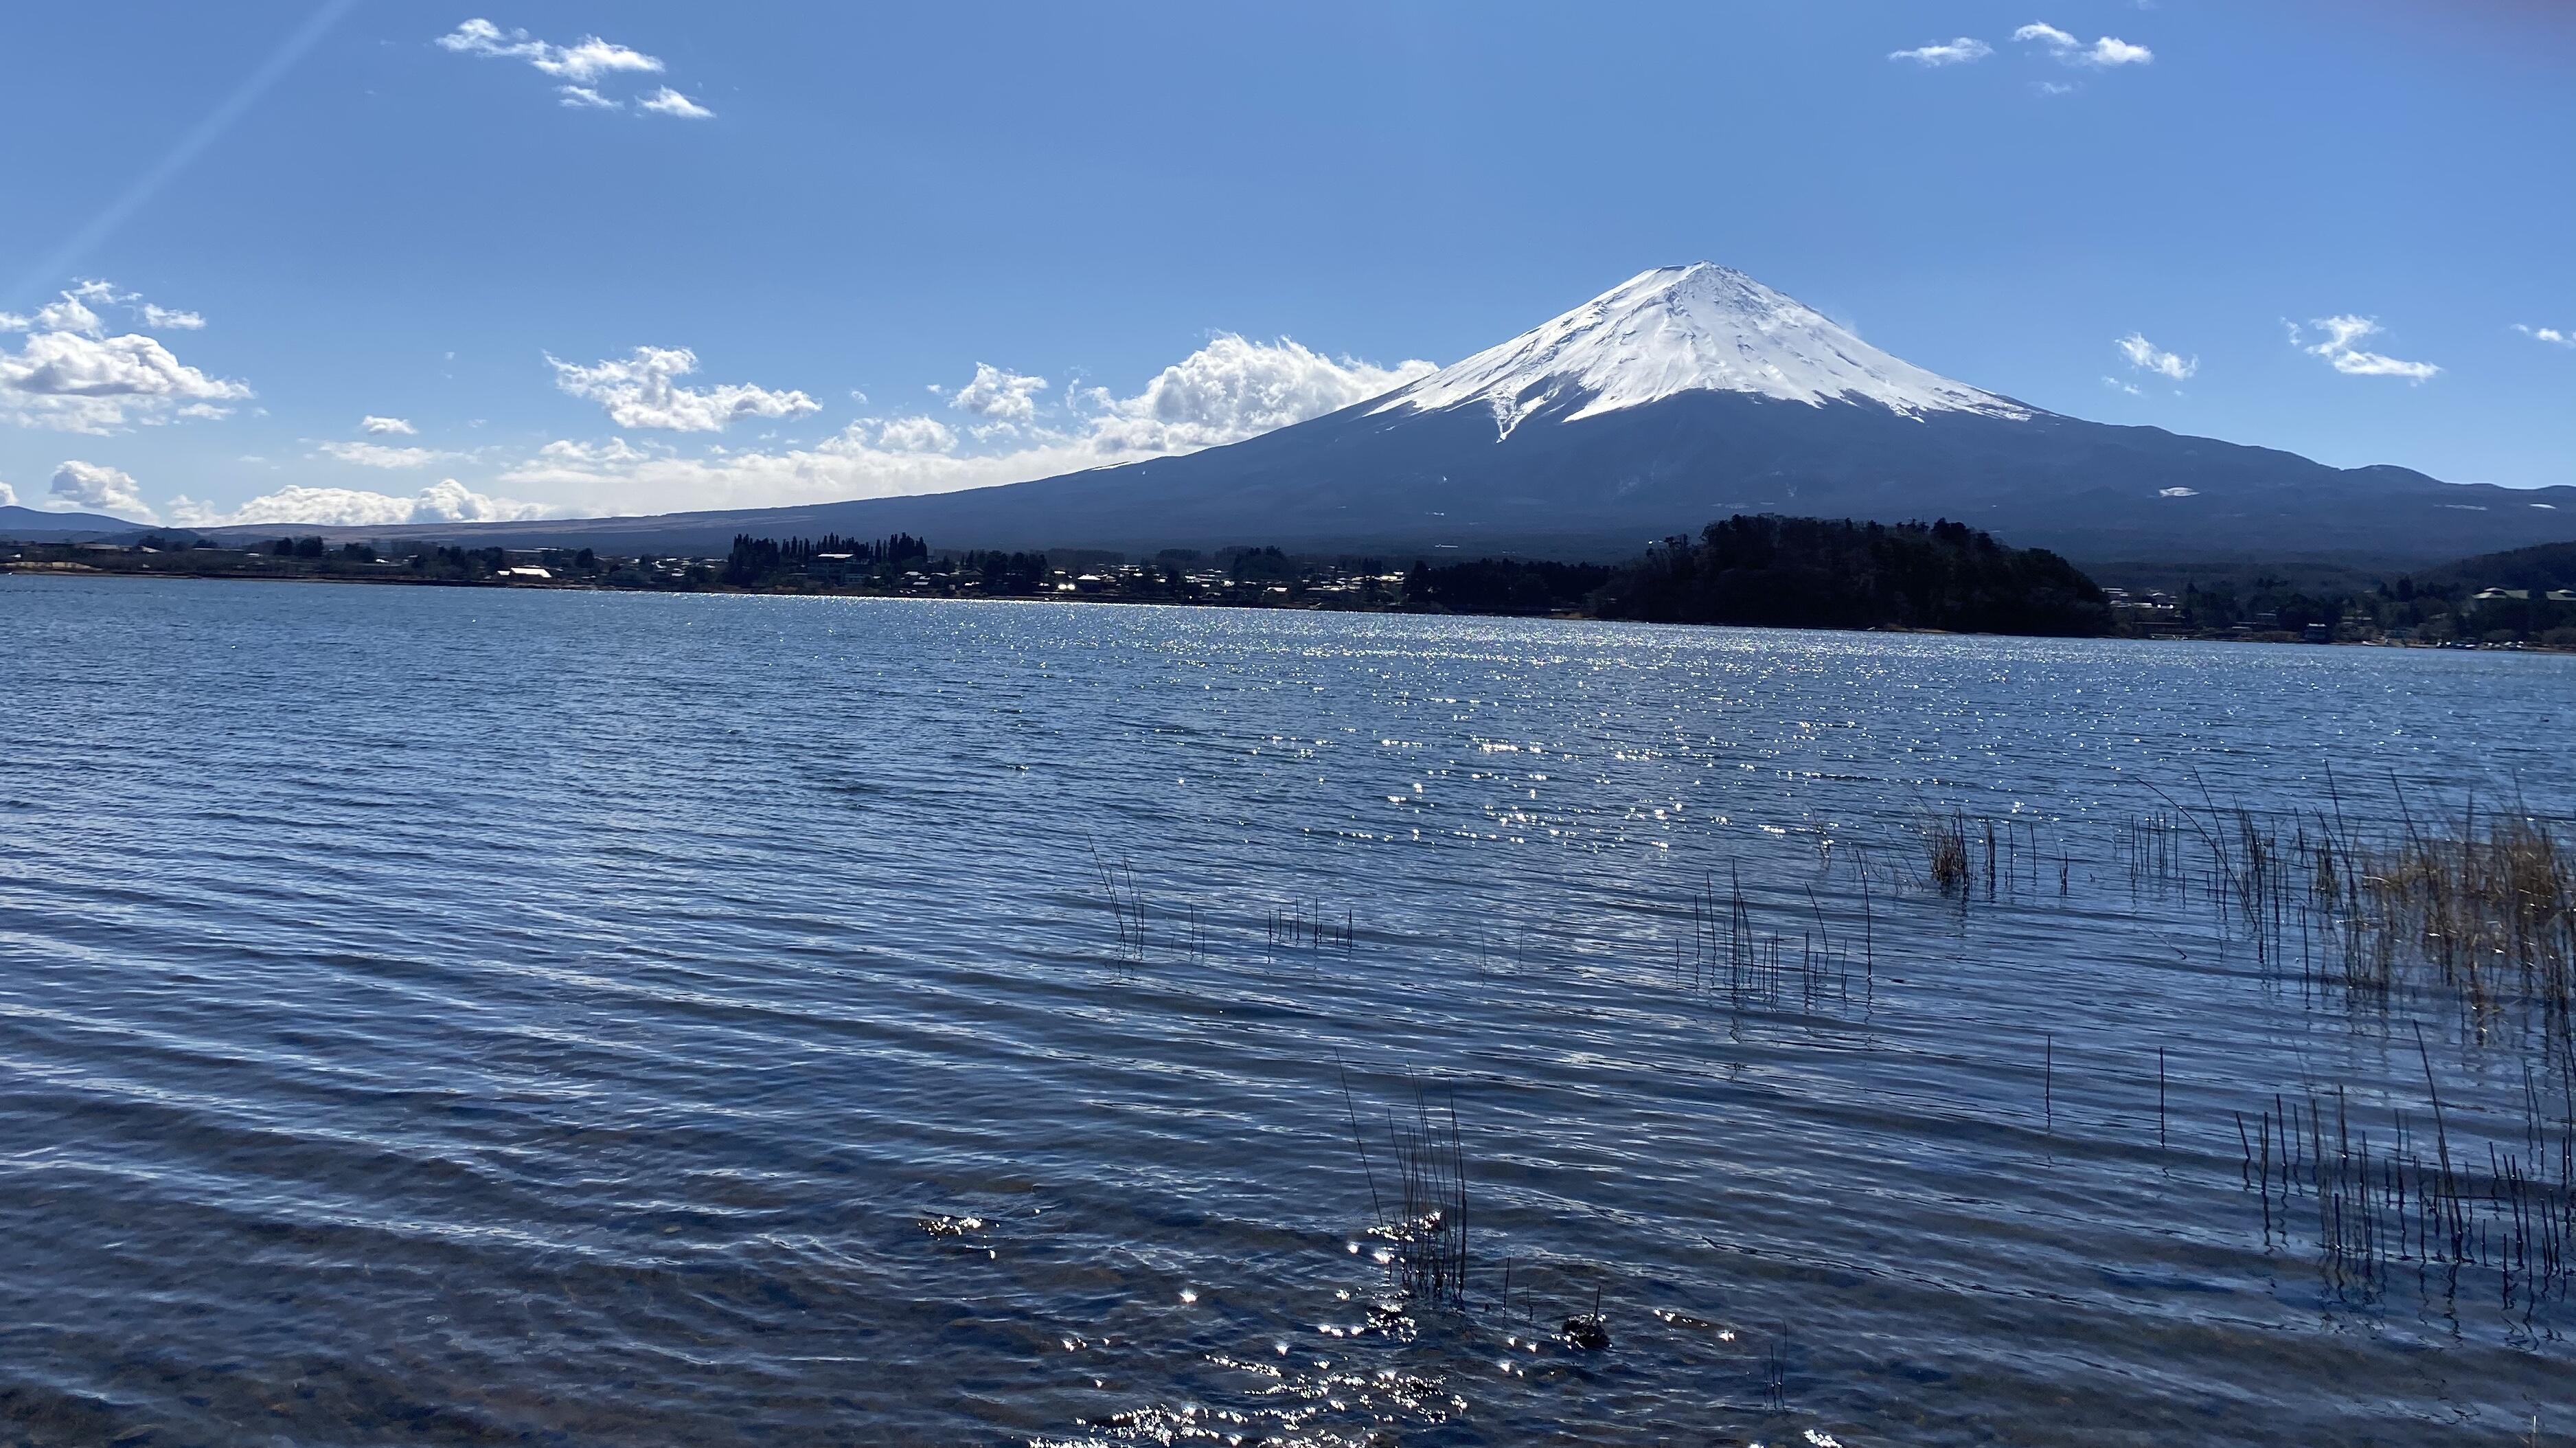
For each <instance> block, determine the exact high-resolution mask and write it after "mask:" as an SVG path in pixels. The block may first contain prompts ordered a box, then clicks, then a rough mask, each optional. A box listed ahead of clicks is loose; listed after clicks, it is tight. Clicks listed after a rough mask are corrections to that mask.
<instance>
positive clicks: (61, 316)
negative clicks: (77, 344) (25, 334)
mask: <svg viewBox="0 0 2576 1448" xmlns="http://www.w3.org/2000/svg"><path fill="white" fill-rule="evenodd" d="M22 330H26V331H32V332H78V333H80V334H81V335H82V336H85V337H97V336H101V335H104V334H105V332H106V331H107V324H106V323H104V322H101V321H100V320H99V319H98V313H96V312H93V311H91V310H90V309H89V308H88V307H87V306H84V305H83V304H82V302H81V299H80V298H79V297H77V296H74V295H73V294H72V293H70V292H65V293H63V295H62V300H60V301H57V302H48V303H46V304H45V305H44V306H41V307H38V308H37V309H36V321H35V325H34V326H32V327H28V328H24V329H22Z"/></svg>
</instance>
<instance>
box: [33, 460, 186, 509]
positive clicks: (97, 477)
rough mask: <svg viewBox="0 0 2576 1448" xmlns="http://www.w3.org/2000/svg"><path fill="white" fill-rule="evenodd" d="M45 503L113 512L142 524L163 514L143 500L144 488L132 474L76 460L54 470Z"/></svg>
mask: <svg viewBox="0 0 2576 1448" xmlns="http://www.w3.org/2000/svg"><path fill="white" fill-rule="evenodd" d="M46 492H47V493H48V494H49V495H50V496H49V497H48V499H47V503H46V506H48V507H52V508H59V509H64V510H66V511H72V512H82V513H110V514H114V515H115V516H117V517H120V518H132V519H134V520H135V521H136V522H140V523H157V522H159V521H161V519H160V515H159V514H157V513H154V512H153V511H152V506H151V505H150V504H148V503H146V502H144V501H143V490H142V489H140V488H138V487H136V486H135V483H134V478H133V476H132V475H131V474H128V473H122V472H119V471H117V470H116V469H115V468H111V467H105V466H102V465H100V464H98V463H85V462H81V461H78V460H77V459H74V460H70V461H66V462H65V463H64V464H63V465H62V466H61V467H58V468H56V469H54V480H53V485H52V486H51V487H50V488H48V489H46Z"/></svg>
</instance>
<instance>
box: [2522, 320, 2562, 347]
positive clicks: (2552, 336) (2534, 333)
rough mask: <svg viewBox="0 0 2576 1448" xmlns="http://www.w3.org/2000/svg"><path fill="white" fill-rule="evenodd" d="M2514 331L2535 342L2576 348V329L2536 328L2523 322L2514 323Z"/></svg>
mask: <svg viewBox="0 0 2576 1448" xmlns="http://www.w3.org/2000/svg"><path fill="white" fill-rule="evenodd" d="M2513 329H2514V330H2515V331H2517V332H2520V333H2521V334H2522V335H2524V336H2526V337H2529V338H2531V339H2532V340H2533V341H2535V342H2547V343H2549V344H2551V345H2552V346H2557V347H2576V329H2567V328H2560V327H2534V326H2530V325H2527V324H2525V323H2522V322H2516V323H2514V324H2513Z"/></svg>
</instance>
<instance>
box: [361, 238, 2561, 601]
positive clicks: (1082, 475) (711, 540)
mask: <svg viewBox="0 0 2576 1448" xmlns="http://www.w3.org/2000/svg"><path fill="white" fill-rule="evenodd" d="M1731 513H1783V514H1794V515H1805V516H1814V517H1824V518H1843V517H1849V518H1859V519H1877V520H1881V521H1886V522H1899V521H1905V520H1909V519H1923V520H1929V519H1931V518H1933V517H1936V516H1941V517H1948V518H1951V519H1954V520H1958V521H1962V522H1966V523H1970V524H1973V525H1975V526H1977V527H1980V528H1984V529H1987V530H1990V531H1992V532H1994V533H1996V534H1997V535H1999V536H2001V537H2002V538H2004V539H2005V540H2006V541H2008V542H2011V543H2015V544H2023V545H2040V546H2046V547H2050V548H2054V549H2056V550H2058V551H2059V552H2062V553H2065V554H2068V555H2070V556H2072V557H2075V558H2078V559H2080V560H2096V561H2105V560H2114V559H2154V560H2158V561H2165V562H2184V561H2194V560H2201V559H2208V560H2213V561H2214V560H2223V559H2228V558H2249V559H2250V558H2284V557H2291V556H2303V557H2311V558H2317V557H2341V558H2346V559H2353V560H2362V559H2368V560H2373V561H2379V562H2391V563H2405V562H2416V561H2431V560H2435V559H2439V558H2446V557H2456V556H2460V555H2463V554H2469V553H2476V552H2483V551H2489V550H2495V549H2502V548H2513V547H2521V546H2525V545H2529V544H2533V543H2541V542H2550V541H2557V540H2561V539H2568V538H2576V488H2570V487H2555V488H2547V489H2538V490H2517V489H2507V488H2500V487H2496V486H2493V485H2488V484H2451V483H2444V482H2440V481H2437V480H2435V479H2433V478H2430V477H2427V476H2425V475H2424V474H2422V473H2418V472H2414V471H2411V470H2408V469H2405V468H2398V467H2363V468H2351V469H2338V468H2332V467H2328V466H2326V465H2324V464H2321V463H2317V462H2312V461H2310V460H2309V459H2306V458H2303V457H2300V456H2297V455H2296V454H2293V453H2287V452H2280V451H2276V450H2273V449H2269V448H2259V447H2245V446H2240V445H2237V444H2233V443H2227V442H2220V441H2215V440H2212V439H2209V438H2198V437H2188V436H2183V435H2179V434H2175V433H2171V432H2167V431H2165V430H2163V429H2161V428H2154V427H2122V426H2112V425H2108V424H2103V423H2096V422H2088V421H2085V420H2083V419H2080V418H2074V417H2068V416H2064V415H2062V414H2058V413H2054V412H2049V411H2047V410H2045V409H2042V408H2038V407H2034V406H2031V405H2030V404H2028V403H2024V402H2020V401H2016V400H2015V399H2013V398H2010V397H2005V396H2003V395H2001V394H1998V393H1993V392H1988V391H1986V390H1984V389H1982V388H1978V387H1973V386H1970V385H1969V384H1967V383H1964V382H1957V381H1953V380H1951V379H1949V378H1946V377H1942V376H1940V375H1938V374H1936V373H1933V372H1929V371H1926V370H1925V369H1923V368H1921V367H1917V366H1914V365H1913V364H1911V363H1908V362H1905V361H1903V360H1901V359H1899V358H1896V357H1893V356H1890V355H1889V354H1887V353H1886V352H1883V351H1881V350H1879V349H1878V348H1876V347H1873V346H1871V345H1869V344H1868V343H1866V342H1864V341H1862V340H1861V339H1860V338H1858V337H1856V336H1854V335H1853V334H1852V333H1851V332H1849V331H1847V330H1846V329H1844V328H1842V327H1839V326H1837V325H1835V324H1834V323H1833V322H1832V321H1831V320H1830V319H1828V318H1827V317H1825V316H1824V315H1823V314H1822V313H1819V312H1817V311H1816V310H1815V309H1814V308H1812V307H1808V306H1806V305H1804V304H1803V303H1800V302H1798V301H1796V300H1795V299H1793V298H1790V297H1788V296H1785V295H1783V294H1781V293H1779V292H1776V291H1774V290H1772V289H1771V288H1769V287H1766V286H1764V285H1762V284H1761V283H1760V282H1757V281H1755V280H1754V279H1753V278H1751V277H1748V276H1746V275H1744V274H1743V273H1742V272H1738V271H1734V270H1730V269H1728V268H1725V267H1720V266H1716V265H1713V264H1710V263H1706V262H1701V263H1696V264H1693V265H1689V266H1678V267H1666V268H1661V269H1658V270H1655V271H1649V272H1646V273H1644V274H1642V275H1639V276H1637V277H1634V278H1631V279H1630V280H1628V281H1626V282H1624V283H1622V284H1620V285H1619V286H1617V287H1615V288H1613V289H1611V290H1610V291H1608V292H1605V293H1603V294H1602V295H1601V296H1599V297H1596V298H1594V299H1593V300H1592V301H1589V302H1586V303H1585V304H1583V305H1582V306H1579V307H1577V308H1575V309H1574V310H1572V311H1570V312H1567V313H1565V314H1564V315H1562V316H1559V317H1557V318H1555V319H1553V320H1551V321H1549V322H1547V323H1545V324H1544V325H1541V326H1539V327H1537V328H1535V329H1533V330H1531V331H1529V332H1526V333H1524V334H1522V335H1521V336H1518V337H1515V338H1513V339H1512V340H1510V341H1508V342H1505V343H1503V344H1502V345H1501V346H1498V347H1494V348H1491V349H1489V350H1486V351H1483V352H1479V353H1477V354H1476V355H1474V356H1472V357H1469V358H1467V359H1466V360H1465V361H1462V362H1459V363H1457V364H1455V365H1453V366H1450V367H1446V368H1443V369H1441V370H1439V371H1437V372H1434V373H1431V374H1429V375H1427V376H1423V377H1420V378H1417V379H1415V380H1414V381H1412V382H1410V383H1407V384H1406V385H1404V386H1402V387H1399V388H1397V389H1396V390H1394V391H1392V392H1389V393H1386V394H1384V395H1382V396H1380V397H1376V398H1372V399H1370V400H1368V401H1364V402H1360V403H1357V404H1355V405H1353V406H1350V407H1346V408H1344V409H1342V410H1341V411H1338V412H1334V413H1330V414H1327V415H1325V416H1322V417H1317V418H1314V419H1311V420H1309V421H1306V422H1302V423H1298V424H1295V425H1293V426H1290V427H1285V428H1281V429H1279V430H1277V431H1275V432H1270V433H1265V434H1263V435H1261V436H1259V437H1255V438H1251V439H1248V440H1245V441H1242V442H1237V443H1232V444H1229V445H1226V446H1223V447H1215V448H1210V449H1208V450H1206V451H1203V452H1197V453H1192V454H1188V455H1186V456H1179V457H1168V458H1157V459H1153V460H1150V461H1146V462H1138V463H1129V464H1125V465H1121V466H1116V467H1105V468H1099V469H1094V470H1090V471H1086V472H1078V473H1069V474H1065V475H1062V476H1059V477H1052V478H1044V479H1040V480H1037V481H1034V482H1026V483H1014V484H1009V485H1006V486H1001V487H991V488H980V489H975V490H972V491H968V492H957V493H944V494H935V495H928V496H919V497H904V498H885V499H871V500H866V501H858V502H848V503H830V504H817V505H810V506H804V507H795V508H776V509H760V510H751V511H737V512H725V513H699V514H672V515H666V516H662V517H655V518H627V519H602V520H593V521H588V522H555V523H522V524H493V525H484V526H481V527H477V528H473V529H456V528H448V529H443V530H436V531H440V532H443V533H445V534H448V535H451V536H453V535H457V534H460V533H467V532H470V533H471V534H473V535H474V536H475V538H476V540H477V541H478V542H500V543H509V542H512V541H535V540H537V539H540V538H542V539H544V540H545V541H548V542H558V543H569V542H575V541H578V542H581V543H587V544H595V545H597V546H600V547H603V548H607V549H613V550H616V551H621V552H633V551H642V550H650V549H660V550H667V551H713V550H717V549H720V548H721V547H722V546H723V543H724V541H725V540H726V539H728V538H730V537H731V536H732V535H733V534H735V533H743V532H747V533H754V534H765V535H768V536H774V537H785V536H789V535H791V534H804V535H807V536H813V535H819V534H822V533H826V532H836V533H840V534H842V535H844V536H857V537H870V536H881V535H884V534H890V533H894V532H898V531H901V532H908V533H912V534H916V535H919V536H922V537H926V538H928V539H930V540H932V541H933V543H934V544H935V545H936V546H938V547H940V548H942V549H948V548H970V547H981V548H1076V547H1091V548H1104V549H1115V550H1120V551H1125V552H1131V553H1133V552H1147V551H1152V550H1154V549H1159V548H1165V547H1194V548H1208V547H1222V546H1225V545H1228V544H1251V545H1260V544H1274V543H1275V544H1280V545H1283V546H1288V547H1292V548H1295V549H1300V550H1304V551H1310V552H1352V553H1381V554H1394V555H1402V554H1408V553H1415V552H1424V553H1427V552H1429V551H1431V550H1435V549H1457V550H1461V551H1463V552H1466V553H1469V554H1473V553H1480V552H1482V553H1505V552H1509V553H1523V554H1534V555H1542V556H1556V557H1583V556H1592V557H1603V558H1614V557H1625V556H1628V555H1630V554H1633V553H1635V552H1636V551H1637V550H1638V549H1639V548H1640V547H1641V546H1642V545H1643V544H1644V543H1646V542H1647V541H1648V540H1650V539H1653V538H1658V537H1663V536H1667V535H1670V534H1673V533H1677V532H1685V531H1695V530H1696V529H1698V528H1699V527H1700V526H1701V525H1702V524H1704V523H1706V522H1709V521H1710V520H1712V519H1716V518H1722V517H1725V516H1727V515H1728V514H1731ZM403 531H414V532H426V531H432V530H426V529H416V530H403Z"/></svg>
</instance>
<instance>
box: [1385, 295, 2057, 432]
mask: <svg viewBox="0 0 2576 1448" xmlns="http://www.w3.org/2000/svg"><path fill="white" fill-rule="evenodd" d="M1693 391H1709V392H1747V393H1753V394H1756V395H1758V396H1763V397H1773V398H1778V399H1780V400H1782V401H1786V402H1803V403H1806V404H1808V405H1809V406H1812V407H1822V406H1824V405H1825V404H1826V403H1829V402H1845V403H1856V402H1872V403H1876V404H1878V405H1879V406H1881V407H1885V408H1887V409H1889V410H1890V411H1893V412H1897V413H1900V414H1903V415H1905V416H1908V417H1920V416H1922V415H1923V414H1925V413H1930V412H1975V413H1983V414H1985V415H1986V416H1989V417H2005V418H2015V419H2019V418H2027V417H2029V416H2030V415H2031V413H2032V409H2031V408H2029V407H2027V406H2024V405H2023V404H2021V403H2018V402H2015V401H2013V400H2012V399H2011V398H2008V397H2002V396H1998V395H1996V394H1995V393H1991V392H1986V391H1983V390H1981V389H1979V388H1975V387H1970V386H1968V385H1967V384H1966V383H1964V382H1953V381H1951V380H1950V379H1949V378H1946V377H1943V376H1940V375H1939V374H1937V373H1932V372H1926V371H1925V370H1923V369H1922V368H1920V367H1917V366H1915V365H1913V364H1912V363H1910V362H1905V361H1901V360H1899V359H1898V358H1895V357H1891V356H1889V355H1888V354H1887V353H1885V352H1882V351H1880V350H1879V349H1877V348H1876V347H1873V346H1871V345H1869V344H1868V343H1867V342H1864V341H1862V340H1861V339H1860V338H1858V337H1855V336H1853V335H1852V334H1851V333H1850V332H1848V331H1845V330H1844V329H1843V328H1841V327H1838V326H1835V325H1834V324H1833V323H1832V322H1831V321H1830V320H1828V319H1827V318H1826V317H1825V316H1824V314H1823V313H1821V312H1818V311H1817V310H1816V309H1815V308H1813V307H1810V306H1807V305H1806V304H1805V303H1803V302H1800V301H1798V300H1797V299H1795V298H1793V297H1788V296H1784V295H1782V294H1781V293H1779V292H1775V291H1773V290H1771V289H1770V288H1769V287H1766V286H1764V285H1762V284H1761V283H1760V282H1757V281H1755V280H1754V279H1753V278H1751V277H1749V276H1746V275H1745V274H1744V273H1742V272H1740V271H1736V270H1734V269H1733V268H1731V267H1722V266H1718V265H1716V264H1715V263H1713V262H1705V261H1703V262H1693V263H1691V264H1690V265H1688V266H1670V267H1658V268H1656V269H1655V270H1653V271H1650V272H1643V273H1640V274H1639V275H1637V276H1635V277H1632V278H1630V279H1629V280H1627V281H1625V282H1622V283H1620V284H1619V285H1618V286H1615V287H1613V288H1611V289H1610V290H1609V291H1606V292H1604V293H1602V294H1601V295H1600V296H1598V297H1595V298H1593V299H1592V300H1591V301H1589V302H1586V303H1584V304H1583V305H1582V306H1579V307H1577V308H1575V309H1574V310H1573V311H1570V312H1567V313H1566V314H1565V315H1563V316H1561V317H1558V318H1556V319H1555V320H1554V321H1551V322H1548V323H1545V324H1544V325H1541V326H1539V327H1536V328H1534V329H1532V330H1530V331H1528V332H1524V333H1522V334H1521V335H1520V336H1518V337H1515V338H1513V339H1512V340H1510V341H1508V342H1505V343H1504V344H1502V345H1501V346H1499V347H1493V348H1489V349H1487V350H1485V351H1482V352H1479V353H1477V354H1476V355H1475V356H1473V357H1470V358H1468V359H1467V360H1465V361H1464V362H1460V363H1458V364H1456V365H1455V366H1451V367H1444V368H1442V369H1441V370H1440V371H1438V372H1434V373H1432V374H1431V375H1430V376H1428V377H1425V378H1422V379H1421V380H1419V381H1417V382H1414V383H1412V384H1410V385H1408V386H1405V387H1403V388H1399V389H1398V390H1396V391H1395V392H1392V393H1389V394H1388V395H1387V397H1386V399H1385V400H1384V401H1382V402H1380V403H1378V405H1377V406H1376V407H1374V408H1372V409H1370V410H1371V411H1372V412H1389V411H1393V410H1395V409H1398V408H1409V409H1412V410H1415V411H1421V412H1429V411H1433V410H1436V409H1441V408H1450V407H1457V406H1460V405H1462V404H1466V403H1471V402H1482V403H1485V404H1486V405H1488V406H1490V407H1491V408H1492V409H1493V412H1494V421H1495V425H1496V427H1497V428H1498V429H1499V430H1500V432H1501V434H1502V435H1503V436H1505V437H1509V436H1510V435H1511V432H1512V429H1513V428H1515V427H1518V426H1519V425H1520V424H1521V422H1522V420H1523V419H1525V418H1527V417H1528V416H1530V414H1532V413H1534V412H1537V411H1539V410H1540V409H1541V408H1547V407H1553V406H1558V405H1561V404H1571V405H1570V406H1567V407H1566V408H1565V410H1564V413H1563V416H1562V417H1561V418H1560V419H1559V420H1560V421H1564V422H1573V421H1577V420H1579V419H1581V418H1586V417H1593V416H1597V415H1599V414H1601V413H1605V412H1616V411H1619V410H1620V409H1622V408H1629V407H1642V406H1644V405H1645V404H1647V403H1650V402H1660V401H1662V400H1663V399H1665V398H1667V397H1671V396H1674V395H1675V394H1677V393H1683V392H1693Z"/></svg>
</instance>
